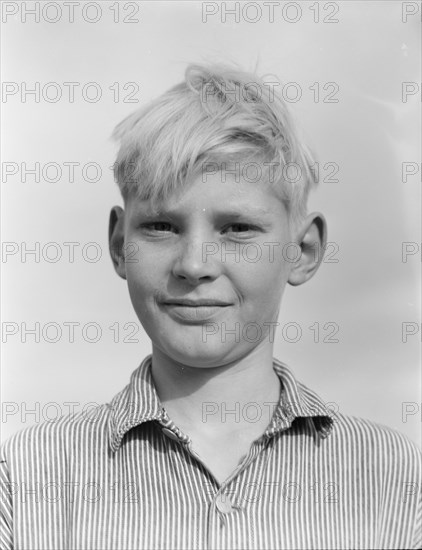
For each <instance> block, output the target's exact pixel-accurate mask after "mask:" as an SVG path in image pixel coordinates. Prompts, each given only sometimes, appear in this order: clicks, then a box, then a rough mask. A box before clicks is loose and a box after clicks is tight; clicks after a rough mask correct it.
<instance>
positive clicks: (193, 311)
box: [162, 298, 233, 324]
mask: <svg viewBox="0 0 422 550" xmlns="http://www.w3.org/2000/svg"><path fill="white" fill-rule="evenodd" d="M162 305H163V307H164V308H165V309H166V310H167V312H168V313H169V314H170V315H171V316H172V317H174V318H176V319H177V320H178V321H183V322H186V323H189V324H198V323H199V324H200V323H203V322H205V321H208V320H211V319H213V318H215V317H216V316H218V315H219V314H220V313H221V312H223V311H225V310H226V309H227V308H228V307H230V306H231V305H233V304H231V303H228V302H223V301H221V300H214V299H202V300H190V299H187V298H183V299H182V298H178V299H174V300H166V301H165V302H163V303H162Z"/></svg>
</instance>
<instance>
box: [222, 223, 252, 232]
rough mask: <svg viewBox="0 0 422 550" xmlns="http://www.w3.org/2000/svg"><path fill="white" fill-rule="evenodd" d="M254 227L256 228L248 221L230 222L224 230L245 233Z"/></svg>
mask: <svg viewBox="0 0 422 550" xmlns="http://www.w3.org/2000/svg"><path fill="white" fill-rule="evenodd" d="M254 229H256V228H255V227H253V226H252V225H250V224H248V223H232V224H231V225H229V226H228V227H227V228H226V231H228V232H231V233H247V232H248V231H252V230H254ZM229 230H230V231H229Z"/></svg>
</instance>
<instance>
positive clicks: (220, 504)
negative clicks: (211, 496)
mask: <svg viewBox="0 0 422 550" xmlns="http://www.w3.org/2000/svg"><path fill="white" fill-rule="evenodd" d="M215 505H216V506H217V510H218V511H219V512H221V513H222V514H230V512H233V506H232V503H231V502H230V499H229V497H228V496H226V495H224V494H221V493H220V494H218V495H217V497H216V499H215Z"/></svg>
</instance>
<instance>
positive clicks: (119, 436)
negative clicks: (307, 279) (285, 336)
mask: <svg viewBox="0 0 422 550" xmlns="http://www.w3.org/2000/svg"><path fill="white" fill-rule="evenodd" d="M274 369H275V371H276V373H277V375H278V376H279V378H280V381H281V384H282V393H281V399H280V402H279V404H278V406H277V408H276V409H275V411H274V415H273V417H272V420H271V423H270V424H269V426H268V428H267V430H266V431H265V433H264V434H263V435H262V437H261V438H259V439H258V440H256V441H255V442H254V443H253V444H252V445H251V448H250V450H249V454H248V455H247V456H246V457H245V459H244V460H243V462H242V463H241V464H240V466H239V467H238V469H237V470H236V471H235V472H233V474H232V475H231V476H230V477H229V478H227V480H226V481H225V482H224V483H223V484H219V483H218V482H217V481H216V480H215V479H214V477H213V476H212V474H211V473H210V472H209V471H208V469H207V468H206V466H205V465H204V464H203V463H202V462H201V461H200V460H199V459H198V457H197V456H196V455H195V453H193V452H192V451H191V447H190V439H189V437H188V436H186V435H185V434H183V433H182V432H181V431H180V430H179V429H178V428H177V426H176V425H175V424H174V423H173V422H172V420H171V419H170V418H168V416H167V414H166V411H165V410H164V409H163V407H162V406H161V405H160V401H159V399H158V396H157V394H156V391H155V388H154V386H153V383H152V376H151V356H148V357H147V358H145V360H144V361H143V362H142V364H141V366H140V367H139V368H138V369H137V370H136V371H135V372H134V373H133V374H132V377H131V381H130V384H129V385H128V386H127V387H126V388H125V389H124V390H123V391H122V392H120V393H119V394H118V395H116V397H115V398H114V399H113V400H112V401H111V403H109V404H107V405H104V406H100V407H98V408H97V409H95V410H94V411H91V413H90V414H89V415H82V414H80V415H74V416H67V417H63V418H61V419H60V420H59V421H57V422H49V423H43V424H40V425H37V426H33V427H30V428H27V429H26V430H23V431H21V432H19V433H17V434H16V435H14V436H13V437H12V438H10V439H9V440H8V441H7V442H6V443H5V444H4V445H3V446H2V450H1V456H0V483H1V502H0V504H1V508H0V548H1V549H2V550H10V549H12V548H13V549H16V550H35V549H37V550H49V549H51V550H61V549H63V550H64V549H71V550H88V549H90V550H100V549H101V550H107V549H110V550H119V549H120V550H135V549H190V548H192V549H198V550H202V549H204V550H205V549H214V548H215V549H307V548H309V549H349V548H350V549H351V548H356V549H367V548H382V549H387V548H391V549H393V548H394V549H396V548H420V547H421V546H422V538H421V530H422V529H421V527H422V525H421V515H422V509H421V454H420V451H419V450H418V449H417V447H416V446H415V445H414V444H413V443H412V442H411V441H410V440H409V439H407V438H406V437H405V436H404V435H402V434H400V433H398V432H396V431H394V430H392V429H389V428H387V427H384V426H380V425H376V424H374V423H372V422H369V421H366V420H362V419H357V418H352V417H347V416H343V415H341V414H338V413H334V412H333V411H331V410H328V409H327V408H326V407H325V405H324V403H323V402H322V400H321V399H320V398H319V397H318V396H317V395H316V394H315V393H314V392H312V391H311V390H309V389H308V388H306V386H304V385H302V384H300V383H299V382H297V381H296V380H295V378H294V376H293V374H292V373H291V371H290V370H289V369H288V368H287V367H286V366H285V365H284V364H282V363H280V362H279V361H277V360H274Z"/></svg>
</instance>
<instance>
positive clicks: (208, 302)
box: [164, 298, 231, 307]
mask: <svg viewBox="0 0 422 550" xmlns="http://www.w3.org/2000/svg"><path fill="white" fill-rule="evenodd" d="M164 304H166V305H169V304H170V305H177V306H188V307H201V306H220V307H224V306H230V305H231V304H230V303H229V302H224V301H222V300H215V299H213V298H204V299H200V300H192V299H190V298H173V299H169V300H165V301H164Z"/></svg>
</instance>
